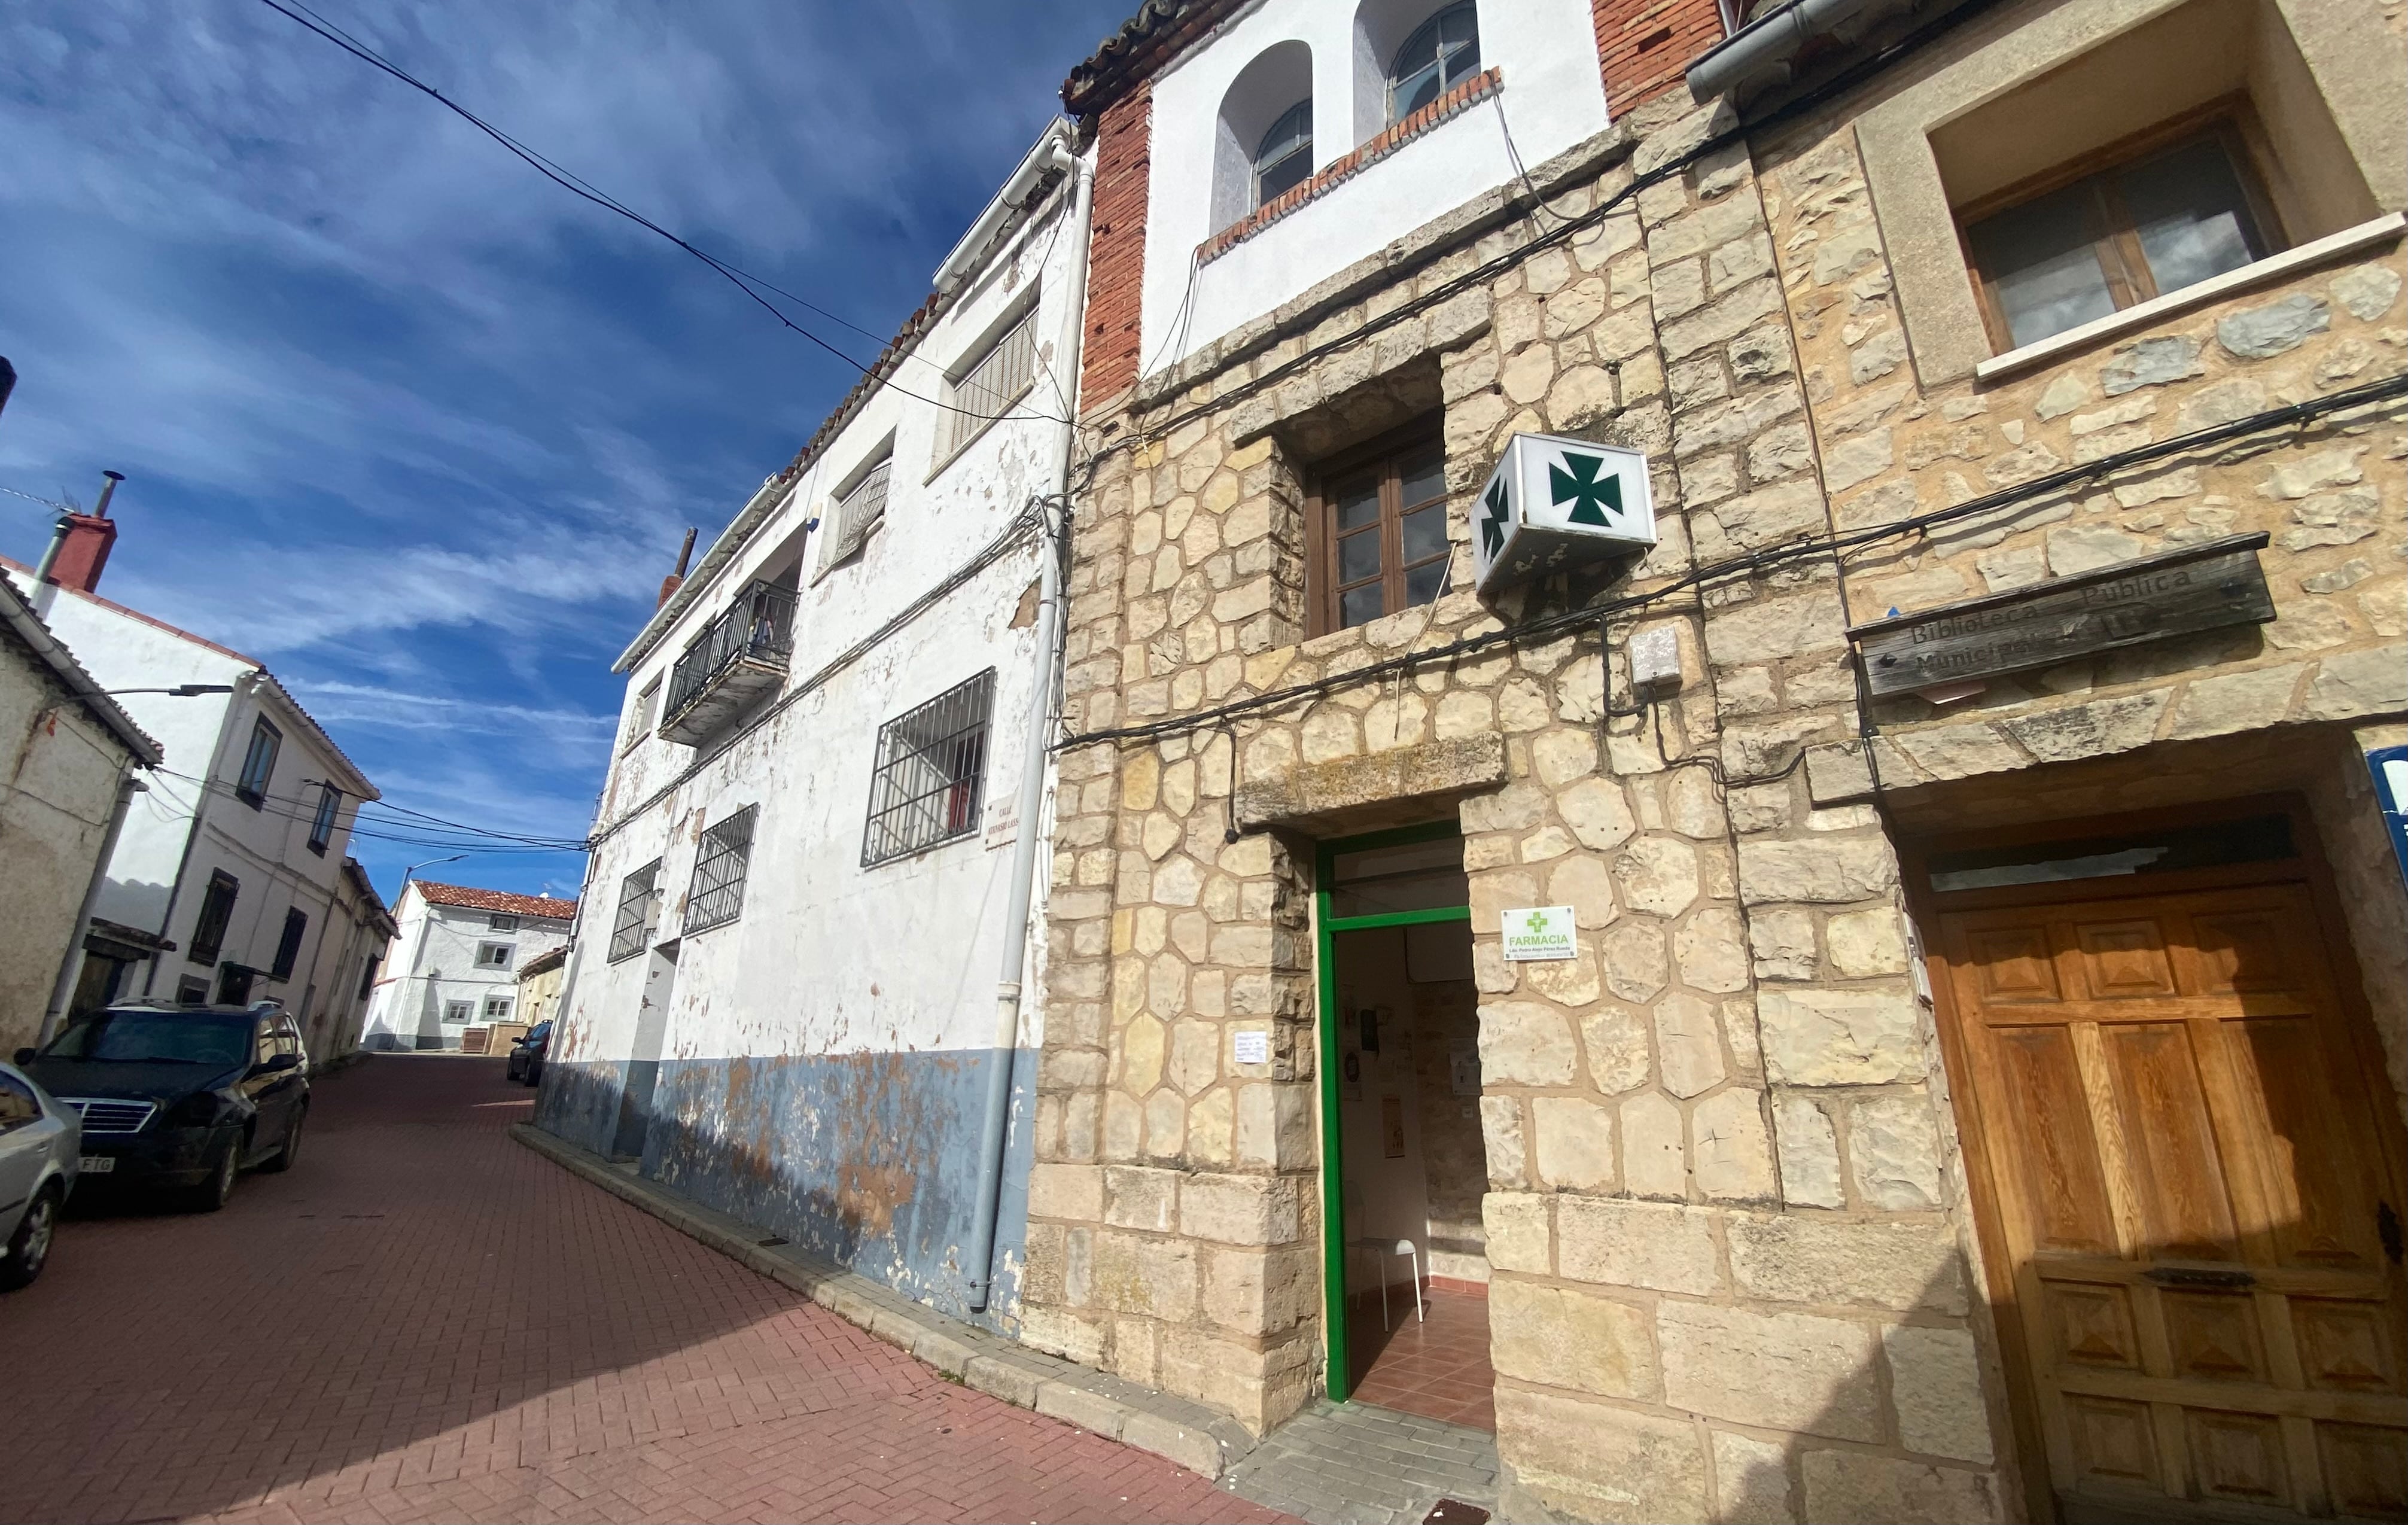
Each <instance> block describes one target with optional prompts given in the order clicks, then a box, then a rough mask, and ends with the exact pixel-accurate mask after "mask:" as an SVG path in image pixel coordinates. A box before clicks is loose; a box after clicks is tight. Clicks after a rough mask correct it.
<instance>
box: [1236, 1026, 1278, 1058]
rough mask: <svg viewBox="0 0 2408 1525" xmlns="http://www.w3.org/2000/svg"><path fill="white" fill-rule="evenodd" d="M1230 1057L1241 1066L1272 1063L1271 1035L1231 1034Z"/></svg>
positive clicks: (1256, 1032)
mask: <svg viewBox="0 0 2408 1525" xmlns="http://www.w3.org/2000/svg"><path fill="white" fill-rule="evenodd" d="M1229 1057H1231V1058H1233V1059H1235V1060H1236V1061H1237V1062H1238V1063H1240V1064H1269V1063H1270V1062H1271V1035H1270V1034H1269V1033H1268V1032H1262V1031H1254V1032H1233V1033H1231V1034H1230V1035H1229Z"/></svg>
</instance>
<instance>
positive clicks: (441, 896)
mask: <svg viewBox="0 0 2408 1525" xmlns="http://www.w3.org/2000/svg"><path fill="white" fill-rule="evenodd" d="M410 883H411V884H413V885H417V886H418V893H419V894H420V895H421V896H422V897H423V898H424V899H426V900H427V901H428V902H430V903H431V904H435V905H458V906H466V908H468V909H469V910H471V911H498V912H500V913H501V914H503V915H506V916H542V917H545V918H547V919H549V920H552V921H566V920H567V919H568V918H569V917H571V916H574V915H575V914H577V902H576V901H575V900H555V899H552V897H550V896H548V895H512V894H510V893H509V891H508V890H499V889H476V888H472V887H471V886H469V885H437V884H435V883H432V882H431V881H428V880H424V879H413V880H411V881H410Z"/></svg>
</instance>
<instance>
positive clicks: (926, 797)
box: [861, 668, 995, 869]
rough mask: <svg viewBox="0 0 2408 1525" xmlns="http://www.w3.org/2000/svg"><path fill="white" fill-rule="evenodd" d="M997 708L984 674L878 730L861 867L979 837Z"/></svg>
mask: <svg viewBox="0 0 2408 1525" xmlns="http://www.w3.org/2000/svg"><path fill="white" fill-rule="evenodd" d="M994 709H995V669H993V668H989V669H986V670H985V671H984V672H982V673H980V674H979V675H978V676H977V677H975V678H972V679H971V680H970V681H969V682H968V683H963V684H961V685H960V686H959V687H956V688H953V689H949V690H947V691H946V692H944V693H942V694H939V695H938V696H937V697H936V698H933V699H930V700H929V701H928V702H927V703H925V704H923V705H921V706H920V707H919V708H918V709H916V710H912V711H910V712H907V713H905V714H902V715H899V716H897V717H896V718H895V719H893V720H890V721H888V722H887V723H886V724H885V725H884V726H883V727H881V728H880V729H879V732H878V770H877V771H876V772H875V773H873V774H871V775H870V779H869V828H868V830H867V833H866V834H865V835H864V837H863V839H862V843H861V866H862V867H863V868H865V869H866V868H868V867H870V866H871V865H872V864H877V863H883V862H885V861H886V860H887V859H889V858H894V857H901V856H903V855H905V854H906V853H916V852H918V851H919V850H920V849H922V848H924V847H933V846H935V845H936V844H937V843H939V842H951V841H953V839H954V838H955V837H967V836H970V835H972V834H974V833H975V832H976V831H977V830H978V828H979V810H980V805H981V802H982V800H983V799H984V798H985V788H984V785H985V782H986V733H987V723H988V720H989V718H990V716H991V715H992V712H993V711H994Z"/></svg>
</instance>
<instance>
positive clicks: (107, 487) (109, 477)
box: [92, 471, 125, 519]
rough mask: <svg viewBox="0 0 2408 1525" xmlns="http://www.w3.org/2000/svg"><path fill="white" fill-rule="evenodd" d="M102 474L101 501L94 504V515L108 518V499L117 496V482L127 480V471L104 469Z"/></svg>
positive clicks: (99, 517) (94, 516) (97, 517)
mask: <svg viewBox="0 0 2408 1525" xmlns="http://www.w3.org/2000/svg"><path fill="white" fill-rule="evenodd" d="M100 475H101V483H100V501H99V502H97V503H95V504H93V506H92V516H93V518H95V519H106V518H108V500H109V499H110V498H112V497H115V496H117V484H118V483H119V482H123V481H124V480H125V473H124V472H122V471H104V472H102V473H101V474H100Z"/></svg>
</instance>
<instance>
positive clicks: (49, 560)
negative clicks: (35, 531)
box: [34, 513, 75, 589]
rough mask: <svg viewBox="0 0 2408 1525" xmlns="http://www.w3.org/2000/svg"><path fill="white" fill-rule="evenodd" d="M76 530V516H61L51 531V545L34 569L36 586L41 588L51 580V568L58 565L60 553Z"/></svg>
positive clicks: (44, 551)
mask: <svg viewBox="0 0 2408 1525" xmlns="http://www.w3.org/2000/svg"><path fill="white" fill-rule="evenodd" d="M74 530H75V516H74V515H72V514H65V513H63V514H60V515H59V522H58V526H57V527H56V528H54V529H52V530H51V531H50V544H49V545H48V546H46V547H45V548H44V549H43V551H42V559H41V561H40V563H39V564H38V565H36V567H35V568H34V586H35V587H36V588H37V589H38V588H40V587H41V586H42V584H44V583H48V582H49V581H50V568H52V567H55V566H57V565H58V561H59V553H60V552H61V551H64V550H65V549H66V543H67V536H68V535H70V534H71V533H73V532H74Z"/></svg>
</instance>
